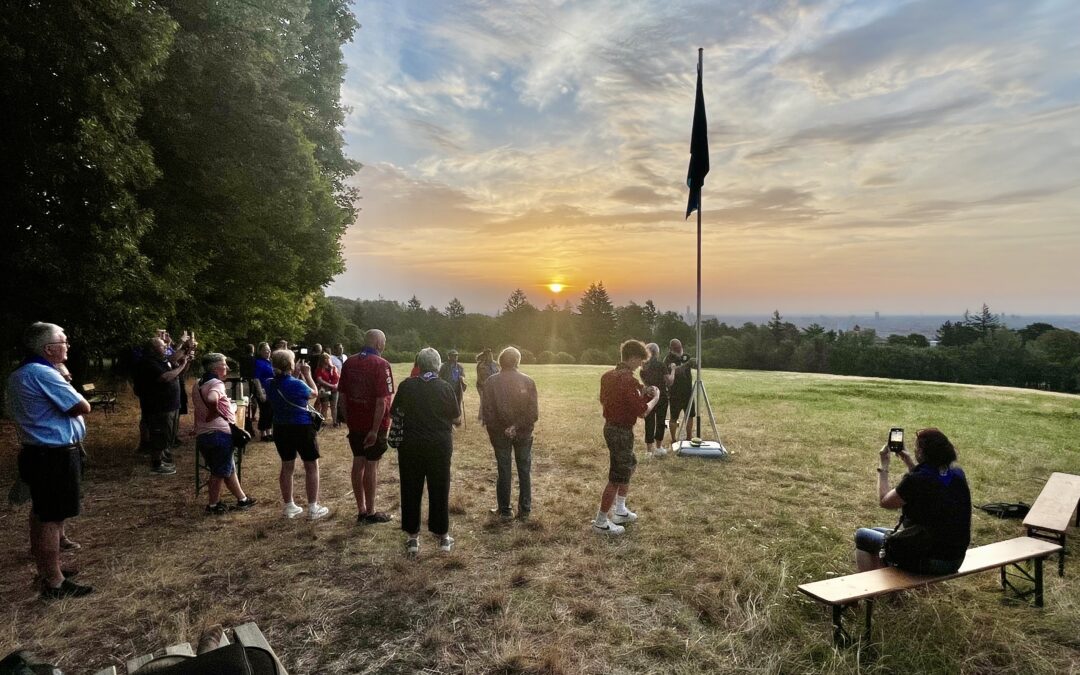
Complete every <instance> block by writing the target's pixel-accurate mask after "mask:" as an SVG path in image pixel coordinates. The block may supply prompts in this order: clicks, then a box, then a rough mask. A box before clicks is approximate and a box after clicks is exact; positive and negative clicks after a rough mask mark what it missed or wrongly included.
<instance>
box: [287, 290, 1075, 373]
mask: <svg viewBox="0 0 1080 675" xmlns="http://www.w3.org/2000/svg"><path fill="white" fill-rule="evenodd" d="M362 328H381V329H382V330H384V331H386V333H387V335H388V336H389V341H388V350H387V356H388V358H390V359H391V360H392V361H398V362H402V361H411V360H412V358H413V356H414V355H415V354H416V351H417V350H419V349H420V348H421V347H424V346H427V345H432V346H435V347H438V348H440V349H443V350H446V349H449V348H456V349H458V350H460V351H462V352H463V353H465V354H468V353H469V352H478V351H480V349H482V348H483V347H492V348H495V349H497V348H499V347H501V346H503V345H507V344H513V345H516V346H518V347H519V348H521V349H522V354H523V360H524V361H525V362H526V363H587V364H612V363H615V361H616V360H617V345H618V343H619V342H621V341H622V340H624V339H628V338H636V339H640V340H646V341H654V342H657V343H659V344H660V346H661V347H662V348H663V349H665V350H666V347H667V343H668V341H669V340H671V339H672V338H678V339H680V340H682V341H683V343H684V344H685V345H686V346H687V347H688V349H690V351H691V353H694V347H693V346H694V342H695V339H696V338H695V332H694V327H693V326H690V325H689V324H687V323H686V321H684V320H683V317H682V316H680V315H679V314H677V313H676V312H671V311H666V312H661V311H660V310H658V309H657V307H656V305H655V304H654V303H653V302H652V301H651V300H648V301H646V302H645V303H644V304H641V305H639V304H637V303H636V302H630V303H628V304H627V305H624V306H620V307H616V306H615V305H614V304H613V303H612V301H611V298H610V297H609V295H608V292H607V290H606V289H605V288H604V285H603V283H602V282H601V283H598V284H593V285H591V286H590V287H589V288H588V289H587V290H586V291H585V293H584V294H583V295H582V296H581V298H580V299H579V301H578V304H577V305H576V306H575V305H571V304H570V302H569V301H568V302H566V303H565V304H563V305H558V304H555V303H554V302H552V303H549V304H548V305H547V306H545V307H543V308H542V309H541V308H537V307H536V306H534V305H533V304H532V303H531V302H529V300H528V297H527V296H526V294H525V293H524V292H523V291H521V290H520V289H518V290H515V291H514V292H513V293H512V294H511V295H510V297H509V298H508V299H507V301H506V303H505V304H504V306H503V308H502V310H501V311H500V312H499V314H498V315H497V316H489V315H485V314H474V313H469V312H467V311H466V310H465V307H464V306H463V305H462V303H461V302H459V301H458V300H457V299H456V298H455V299H453V300H451V301H450V303H449V304H448V305H447V306H446V307H444V308H442V309H440V308H438V307H435V306H428V307H427V308H425V307H424V305H423V303H422V302H421V301H420V300H419V299H418V298H416V297H415V296H414V297H413V298H411V299H410V300H409V301H408V302H407V303H401V302H397V301H393V300H382V299H380V300H348V299H345V298H337V297H332V298H330V299H329V302H328V304H327V306H325V307H324V308H323V311H322V312H321V314H320V319H319V326H318V328H316V329H315V330H313V331H312V332H311V333H309V334H308V335H307V336H306V339H307V340H309V341H312V342H316V341H317V342H322V343H324V344H326V343H334V342H338V341H344V342H346V343H347V345H348V346H349V347H350V348H357V347H358V346H359V344H360V339H361V330H362ZM701 332H702V352H701V353H702V365H703V366H705V367H709V368H742V369H751V370H786V371H797V372H812V373H834V374H839V375H863V376H870V377H889V378H899V379H911V380H930V381H937V382H962V383H967V384H991V385H1003V386H1012V387H1029V388H1038V389H1051V390H1055V391H1064V392H1076V391H1080V333H1077V332H1075V331H1071V330H1065V329H1059V328H1055V327H1054V326H1052V325H1050V324H1046V323H1034V324H1031V325H1029V326H1027V327H1025V328H1023V329H1021V330H1010V329H1008V328H1007V327H1005V326H1004V324H1003V323H1002V321H1001V318H1000V317H999V316H997V315H995V314H994V313H993V312H991V311H990V308H989V307H987V306H986V305H983V307H982V309H981V311H980V312H979V313H978V314H969V313H967V312H965V313H964V315H963V317H962V318H959V319H958V320H957V321H955V322H954V321H946V322H945V323H944V324H943V325H942V326H941V327H940V328H939V329H938V331H937V334H936V335H935V342H936V343H937V344H936V345H935V346H931V342H930V340H928V339H927V338H926V336H924V335H920V334H912V335H907V336H903V335H890V336H889V337H888V338H884V339H883V338H881V337H879V336H878V335H877V334H876V333H875V332H874V331H873V330H862V329H860V328H858V327H856V328H854V329H853V330H850V331H834V330H826V329H825V328H824V327H822V326H820V325H817V324H813V325H810V326H807V327H805V328H802V329H800V328H798V327H797V326H795V325H794V324H793V323H790V322H787V321H784V319H783V317H782V316H781V315H780V313H779V312H774V313H773V316H772V319H771V320H770V321H769V322H767V323H765V324H761V325H758V324H753V323H746V324H743V325H742V326H729V325H727V324H725V323H721V322H719V321H717V320H716V319H706V320H705V321H703V322H702V331H701Z"/></svg>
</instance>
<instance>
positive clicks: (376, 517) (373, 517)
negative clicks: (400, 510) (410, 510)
mask: <svg viewBox="0 0 1080 675" xmlns="http://www.w3.org/2000/svg"><path fill="white" fill-rule="evenodd" d="M393 519H394V517H393V516H392V515H390V514H389V513H382V512H381V511H376V512H375V513H369V514H367V515H366V516H364V522H365V523H389V522H390V521H391V520H393Z"/></svg>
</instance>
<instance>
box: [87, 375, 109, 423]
mask: <svg viewBox="0 0 1080 675" xmlns="http://www.w3.org/2000/svg"><path fill="white" fill-rule="evenodd" d="M82 393H83V397H84V398H85V399H86V402H87V403H89V404H90V408H91V409H93V408H101V409H102V410H104V411H105V414H106V415H108V414H109V411H110V410H116V392H115V391H104V390H102V391H98V389H97V387H95V386H94V383H93V382H87V383H86V384H84V385H82Z"/></svg>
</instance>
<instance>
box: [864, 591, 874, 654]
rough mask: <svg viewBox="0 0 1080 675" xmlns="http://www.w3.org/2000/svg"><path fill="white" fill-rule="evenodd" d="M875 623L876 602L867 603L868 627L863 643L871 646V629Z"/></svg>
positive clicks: (869, 601) (866, 627) (865, 630)
mask: <svg viewBox="0 0 1080 675" xmlns="http://www.w3.org/2000/svg"><path fill="white" fill-rule="evenodd" d="M873 623H874V601H873V600H867V601H866V626H865V627H864V628H863V642H864V643H866V644H867V645H869V644H870V628H871V627H872V626H873Z"/></svg>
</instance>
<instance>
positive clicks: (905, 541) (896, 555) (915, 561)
mask: <svg viewBox="0 0 1080 675" xmlns="http://www.w3.org/2000/svg"><path fill="white" fill-rule="evenodd" d="M903 522H904V516H902V515H901V516H900V521H899V522H897V523H896V528H895V529H893V531H892V532H891V533H889V534H888V535H886V537H885V547H884V549H883V550H884V551H885V562H887V563H889V564H890V565H895V566H896V567H899V568H901V569H905V570H908V571H911V572H915V571H918V569H919V566H920V563H921V562H922V561H923V560H926V559H927V558H929V557H930V551H931V548H932V547H933V545H934V538H933V536H932V535H931V533H930V530H929V529H927V528H926V526H924V525H909V526H908V527H902V525H903Z"/></svg>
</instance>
